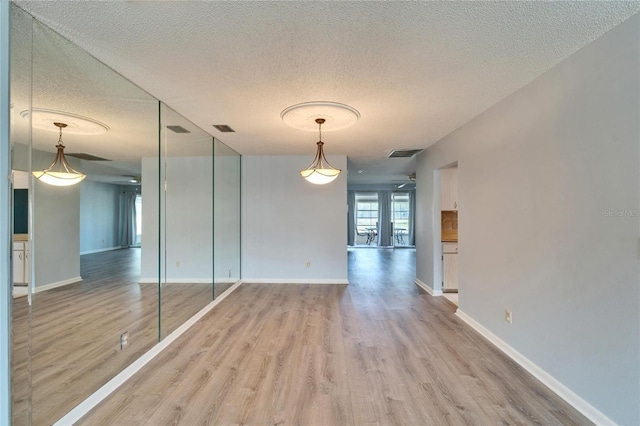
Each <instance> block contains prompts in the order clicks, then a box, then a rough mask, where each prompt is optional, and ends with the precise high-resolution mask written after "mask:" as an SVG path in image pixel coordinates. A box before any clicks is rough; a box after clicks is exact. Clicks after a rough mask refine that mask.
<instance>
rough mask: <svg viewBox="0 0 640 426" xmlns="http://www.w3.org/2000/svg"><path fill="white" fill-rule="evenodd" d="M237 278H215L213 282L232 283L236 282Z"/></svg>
mask: <svg viewBox="0 0 640 426" xmlns="http://www.w3.org/2000/svg"><path fill="white" fill-rule="evenodd" d="M237 281H238V280H237V279H235V278H215V279H214V280H213V283H214V284H233V283H235V282H237Z"/></svg>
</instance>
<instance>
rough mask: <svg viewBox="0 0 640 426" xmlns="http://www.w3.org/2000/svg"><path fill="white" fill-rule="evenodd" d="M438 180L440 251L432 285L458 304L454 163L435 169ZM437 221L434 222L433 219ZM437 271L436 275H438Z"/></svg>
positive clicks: (456, 187)
mask: <svg viewBox="0 0 640 426" xmlns="http://www.w3.org/2000/svg"><path fill="white" fill-rule="evenodd" d="M436 173H438V175H439V176H438V177H439V179H435V181H434V182H436V185H437V187H436V189H437V191H436V194H437V195H438V194H439V197H438V196H437V195H436V199H437V201H439V203H437V202H436V203H435V204H436V205H438V204H439V206H440V207H439V209H437V210H438V211H439V213H440V226H439V228H440V229H439V231H440V232H439V233H438V232H435V233H434V234H435V235H438V234H440V241H439V242H438V243H437V248H438V251H439V253H440V259H441V263H440V265H439V266H440V268H434V274H435V275H436V276H435V277H434V284H435V283H437V282H439V283H440V288H441V292H442V294H443V296H444V297H445V298H446V299H447V300H449V301H450V302H452V303H453V304H455V305H456V306H458V304H459V286H458V241H459V235H458V213H459V203H458V163H457V162H455V163H452V164H449V165H447V166H446V167H443V168H441V169H439V170H437V171H436ZM436 223H437V222H436ZM438 272H439V275H440V276H439V277H438Z"/></svg>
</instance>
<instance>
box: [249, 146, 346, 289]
mask: <svg viewBox="0 0 640 426" xmlns="http://www.w3.org/2000/svg"><path fill="white" fill-rule="evenodd" d="M309 161H310V157H308V156H245V157H242V279H243V280H244V281H263V282H327V283H329V282H332V283H346V282H347V223H346V220H345V217H346V214H345V213H346V211H347V210H346V209H347V176H346V169H347V167H346V166H347V162H346V157H344V156H335V157H330V158H329V162H330V163H331V164H333V165H334V166H335V167H337V168H339V169H342V170H343V173H341V174H340V176H339V177H338V178H337V179H336V180H335V181H333V182H331V183H329V184H327V185H313V184H311V183H309V182H307V181H305V180H304V179H303V178H302V177H301V176H300V173H299V172H300V170H301V169H303V168H304V167H306V166H307V165H308V163H309ZM306 262H311V263H310V267H309V268H307V267H306Z"/></svg>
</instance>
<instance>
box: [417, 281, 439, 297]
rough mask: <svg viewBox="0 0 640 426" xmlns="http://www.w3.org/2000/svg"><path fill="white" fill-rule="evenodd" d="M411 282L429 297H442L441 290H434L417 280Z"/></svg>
mask: <svg viewBox="0 0 640 426" xmlns="http://www.w3.org/2000/svg"><path fill="white" fill-rule="evenodd" d="M413 282H414V283H416V285H417V286H418V287H420V288H422V289H423V290H424V291H426V292H427V293H429V294H430V295H431V296H434V297H438V296H442V290H434V289H432V288H431V287H429V286H428V285H426V284H425V283H423V282H422V281H420V280H419V279H417V278H416V279H414V280H413Z"/></svg>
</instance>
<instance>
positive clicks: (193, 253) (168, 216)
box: [141, 157, 213, 282]
mask: <svg viewBox="0 0 640 426" xmlns="http://www.w3.org/2000/svg"><path fill="white" fill-rule="evenodd" d="M166 180H167V191H166V193H163V197H164V199H163V201H164V202H163V206H162V208H163V209H164V210H163V211H162V214H163V222H162V230H161V233H162V242H163V250H164V249H165V246H164V243H165V242H166V279H167V281H168V282H213V160H212V158H211V157H170V158H167V161H166ZM142 181H143V182H144V183H145V184H144V185H143V188H142V203H143V205H142V220H143V223H142V278H141V281H148V280H152V281H157V276H158V266H157V265H158V260H157V258H158V195H159V194H158V187H157V184H156V182H158V159H157V158H145V159H143V161H142ZM163 255H164V253H163ZM162 273H163V274H164V273H165V269H164V267H163V271H162Z"/></svg>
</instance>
